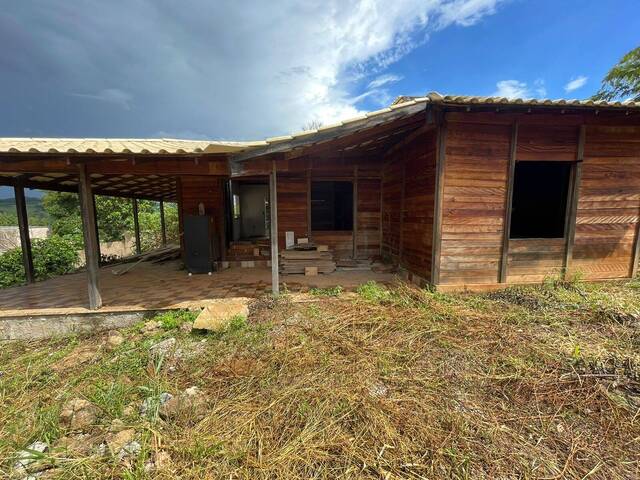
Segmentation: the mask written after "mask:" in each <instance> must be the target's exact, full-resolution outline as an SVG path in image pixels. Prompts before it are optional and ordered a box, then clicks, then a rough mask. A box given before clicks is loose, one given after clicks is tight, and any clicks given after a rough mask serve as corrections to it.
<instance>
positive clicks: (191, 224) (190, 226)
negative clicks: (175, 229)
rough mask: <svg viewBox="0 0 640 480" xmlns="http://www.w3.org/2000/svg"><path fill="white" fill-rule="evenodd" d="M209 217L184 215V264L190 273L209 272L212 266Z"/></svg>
mask: <svg viewBox="0 0 640 480" xmlns="http://www.w3.org/2000/svg"><path fill="white" fill-rule="evenodd" d="M210 229H211V217H209V216H207V215H185V217H184V250H185V266H186V267H187V270H188V271H189V272H190V273H209V272H211V271H212V268H213V256H212V252H211V235H210Z"/></svg>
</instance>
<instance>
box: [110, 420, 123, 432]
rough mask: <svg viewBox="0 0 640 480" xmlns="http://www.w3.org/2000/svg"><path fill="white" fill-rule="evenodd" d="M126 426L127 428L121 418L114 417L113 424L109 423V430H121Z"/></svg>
mask: <svg viewBox="0 0 640 480" xmlns="http://www.w3.org/2000/svg"><path fill="white" fill-rule="evenodd" d="M125 428H126V425H125V424H124V422H123V421H122V420H120V419H119V418H114V419H113V420H112V421H111V425H109V431H110V432H120V431H121V430H124V429H125Z"/></svg>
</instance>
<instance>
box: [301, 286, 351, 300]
mask: <svg viewBox="0 0 640 480" xmlns="http://www.w3.org/2000/svg"><path fill="white" fill-rule="evenodd" d="M343 292H344V288H342V287H341V286H340V285H336V286H335V287H326V288H311V289H310V290H309V293H310V294H311V295H313V296H314V297H339V296H340V295H342V293H343Z"/></svg>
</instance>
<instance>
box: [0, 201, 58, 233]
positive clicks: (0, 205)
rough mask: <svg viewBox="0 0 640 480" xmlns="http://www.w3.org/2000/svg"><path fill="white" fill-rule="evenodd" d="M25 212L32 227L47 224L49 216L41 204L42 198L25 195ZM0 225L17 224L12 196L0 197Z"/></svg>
mask: <svg viewBox="0 0 640 480" xmlns="http://www.w3.org/2000/svg"><path fill="white" fill-rule="evenodd" d="M26 200H27V214H28V215H29V225H31V226H32V227H37V226H47V225H48V224H49V216H48V215H47V212H46V211H45V210H44V207H43V206H42V199H41V198H37V197H27V198H26ZM0 225H17V217H16V203H15V200H14V199H13V198H0Z"/></svg>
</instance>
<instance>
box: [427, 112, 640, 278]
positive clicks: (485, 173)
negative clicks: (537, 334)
mask: <svg viewBox="0 0 640 480" xmlns="http://www.w3.org/2000/svg"><path fill="white" fill-rule="evenodd" d="M447 119H448V133H447V142H446V160H445V185H444V192H443V225H442V231H443V233H442V254H441V258H440V262H441V273H440V283H441V284H448V285H463V284H495V283H497V282H498V268H499V264H500V257H501V243H502V240H501V237H502V235H503V231H502V229H503V223H504V215H505V210H506V186H507V172H508V157H509V146H510V133H511V129H512V125H513V123H514V122H515V121H518V123H519V131H518V138H517V150H516V159H517V161H576V159H577V156H578V150H579V149H578V143H579V131H580V125H582V124H586V135H585V146H584V162H583V163H582V175H581V180H580V184H579V185H578V186H577V188H578V209H577V219H576V229H575V232H576V233H575V242H574V245H573V255H572V258H571V259H570V260H569V265H570V271H569V273H572V272H581V274H582V275H583V277H584V278H586V279H590V280H596V279H607V278H625V277H629V276H630V274H631V269H632V262H633V249H634V245H635V243H636V240H637V236H638V223H639V217H640V140H639V139H640V127H638V126H637V123H638V122H637V120H633V119H631V120H628V119H626V118H625V117H620V119H611V118H608V119H605V118H600V117H597V116H595V115H584V116H577V115H560V114H537V115H515V114H513V115H509V114H502V115H501V114H492V113H454V114H448V115H447ZM616 122H619V123H622V124H624V123H625V122H628V123H631V124H635V125H636V126H617V125H616ZM614 125H616V126H614ZM565 252H566V240H565V239H512V240H510V241H509V250H508V254H507V258H508V263H507V282H508V283H528V282H540V281H542V280H544V278H545V277H547V276H549V275H559V274H561V273H562V270H563V266H564V264H563V262H564V258H565Z"/></svg>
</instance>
